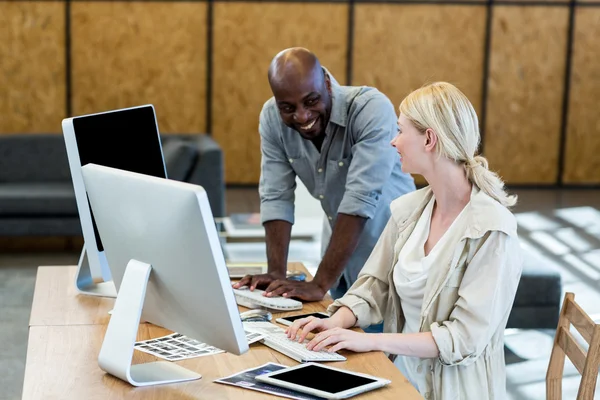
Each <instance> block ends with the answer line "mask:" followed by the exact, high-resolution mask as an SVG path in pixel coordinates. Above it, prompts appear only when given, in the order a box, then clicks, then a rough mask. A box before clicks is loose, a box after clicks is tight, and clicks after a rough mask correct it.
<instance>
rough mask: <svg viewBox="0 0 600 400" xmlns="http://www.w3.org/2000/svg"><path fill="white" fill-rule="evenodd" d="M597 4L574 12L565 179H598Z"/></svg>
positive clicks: (590, 181)
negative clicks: (594, 6) (595, 6)
mask: <svg viewBox="0 0 600 400" xmlns="http://www.w3.org/2000/svg"><path fill="white" fill-rule="evenodd" d="M599 37H600V8H587V7H586V8H580V9H578V10H577V14H576V15H575V32H574V38H573V59H572V72H571V92H570V101H569V117H568V120H567V121H568V124H567V144H566V149H565V150H566V154H565V155H566V158H565V170H564V174H563V179H564V182H565V183H577V184H599V183H600V106H599V104H600V101H599V100H600V40H598V38H599Z"/></svg>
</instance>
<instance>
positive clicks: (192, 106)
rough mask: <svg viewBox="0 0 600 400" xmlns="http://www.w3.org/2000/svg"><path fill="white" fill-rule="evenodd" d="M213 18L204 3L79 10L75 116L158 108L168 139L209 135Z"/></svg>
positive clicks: (88, 5)
mask: <svg viewBox="0 0 600 400" xmlns="http://www.w3.org/2000/svg"><path fill="white" fill-rule="evenodd" d="M206 10H207V4H206V3H204V2H164V3H163V2H80V1H76V2H73V3H72V21H71V24H72V69H73V89H72V90H73V96H72V98H73V114H74V115H81V114H88V113H94V112H99V111H104V110H110V109H115V108H123V107H130V106H136V105H140V104H146V103H152V104H154V106H155V107H156V110H157V118H158V125H159V129H160V130H161V132H165V133H169V132H170V133H198V132H204V131H205V126H206V34H207V33H206V32H207V30H206Z"/></svg>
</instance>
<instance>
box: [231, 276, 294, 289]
mask: <svg viewBox="0 0 600 400" xmlns="http://www.w3.org/2000/svg"><path fill="white" fill-rule="evenodd" d="M284 278H285V274H280V273H277V272H270V273H266V274H261V275H246V276H245V277H243V278H242V279H240V280H239V281H238V282H236V283H234V284H233V287H234V288H236V289H239V288H241V287H242V286H248V287H249V288H250V290H254V289H256V288H259V289H261V288H264V287H266V286H268V285H269V284H271V283H272V282H274V281H277V280H279V279H284Z"/></svg>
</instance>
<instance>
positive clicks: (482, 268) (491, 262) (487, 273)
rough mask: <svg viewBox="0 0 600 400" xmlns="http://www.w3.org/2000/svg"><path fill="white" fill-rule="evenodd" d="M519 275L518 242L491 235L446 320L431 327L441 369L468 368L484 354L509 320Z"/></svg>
mask: <svg viewBox="0 0 600 400" xmlns="http://www.w3.org/2000/svg"><path fill="white" fill-rule="evenodd" d="M521 271H522V258H521V249H520V246H519V243H518V239H517V238H515V237H511V236H508V235H507V234H505V233H503V232H499V231H493V232H491V233H490V234H489V236H488V237H487V239H485V242H484V243H483V244H482V245H481V247H480V248H479V250H478V251H477V252H476V253H475V255H474V256H473V259H472V260H471V262H470V263H469V264H468V266H467V268H466V270H465V274H464V275H463V278H462V281H461V283H460V287H459V289H458V296H459V297H458V300H457V301H456V303H455V305H454V309H453V310H452V313H451V314H450V317H449V319H448V320H447V321H443V322H434V323H433V324H432V325H431V333H432V335H433V339H434V340H435V342H436V344H437V346H438V348H439V351H440V356H439V361H440V362H441V363H442V364H443V365H469V364H472V363H473V362H475V360H476V359H477V358H478V357H479V356H480V355H481V354H482V353H483V351H484V350H485V348H486V347H487V346H488V344H489V343H490V342H491V341H492V337H493V335H494V334H495V333H496V332H497V331H498V328H499V327H500V325H501V324H502V323H505V322H506V320H507V318H508V314H509V313H510V310H511V308H512V305H513V301H514V298H515V294H516V292H517V286H518V284H519V280H520V277H521Z"/></svg>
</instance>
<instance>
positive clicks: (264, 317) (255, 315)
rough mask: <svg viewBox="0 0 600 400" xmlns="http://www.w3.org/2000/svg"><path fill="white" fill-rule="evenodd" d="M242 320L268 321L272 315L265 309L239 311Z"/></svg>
mask: <svg viewBox="0 0 600 400" xmlns="http://www.w3.org/2000/svg"><path fill="white" fill-rule="evenodd" d="M240 317H241V318H242V322H269V321H271V319H272V318H273V315H272V314H271V313H270V312H269V311H267V310H261V309H254V310H250V311H244V312H243V313H240Z"/></svg>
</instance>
